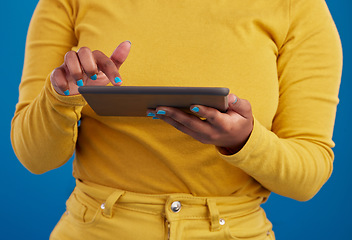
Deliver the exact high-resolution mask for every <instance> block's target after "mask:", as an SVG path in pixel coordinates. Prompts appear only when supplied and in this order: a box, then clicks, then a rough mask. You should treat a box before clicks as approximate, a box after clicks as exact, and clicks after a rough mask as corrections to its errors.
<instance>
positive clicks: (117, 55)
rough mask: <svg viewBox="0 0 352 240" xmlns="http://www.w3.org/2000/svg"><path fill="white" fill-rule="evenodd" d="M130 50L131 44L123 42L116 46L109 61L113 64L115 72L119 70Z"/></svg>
mask: <svg viewBox="0 0 352 240" xmlns="http://www.w3.org/2000/svg"><path fill="white" fill-rule="evenodd" d="M130 49H131V42H130V41H124V42H122V43H120V45H118V46H117V48H116V49H115V50H114V52H113V53H112V54H111V56H110V59H111V60H112V61H113V62H114V63H115V65H116V67H117V70H119V69H120V67H121V65H122V64H123V63H124V61H125V60H126V58H127V56H128V54H129V52H130Z"/></svg>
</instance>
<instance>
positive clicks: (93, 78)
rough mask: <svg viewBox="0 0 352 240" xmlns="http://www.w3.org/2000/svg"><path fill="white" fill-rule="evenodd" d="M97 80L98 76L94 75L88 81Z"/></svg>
mask: <svg viewBox="0 0 352 240" xmlns="http://www.w3.org/2000/svg"><path fill="white" fill-rule="evenodd" d="M97 78H98V76H97V75H96V74H94V75H93V76H91V77H90V79H92V80H94V81H95V80H97Z"/></svg>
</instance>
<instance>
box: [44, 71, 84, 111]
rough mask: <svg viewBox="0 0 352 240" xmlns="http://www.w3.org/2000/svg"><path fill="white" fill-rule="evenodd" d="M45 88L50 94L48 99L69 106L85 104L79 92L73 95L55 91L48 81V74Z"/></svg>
mask: <svg viewBox="0 0 352 240" xmlns="http://www.w3.org/2000/svg"><path fill="white" fill-rule="evenodd" d="M45 89H46V92H47V94H48V95H50V96H52V97H51V98H50V99H51V100H54V101H57V103H61V104H64V105H69V106H82V107H83V106H85V105H86V104H87V102H86V101H85V99H84V98H83V96H82V95H81V94H78V95H73V96H64V95H61V94H59V93H58V92H56V90H55V89H54V87H53V85H52V84H51V81H50V75H49V76H48V77H47V79H46V83H45Z"/></svg>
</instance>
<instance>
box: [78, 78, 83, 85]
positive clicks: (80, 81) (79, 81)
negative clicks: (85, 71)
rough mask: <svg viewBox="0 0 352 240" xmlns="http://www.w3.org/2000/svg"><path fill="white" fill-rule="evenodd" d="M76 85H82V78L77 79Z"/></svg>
mask: <svg viewBox="0 0 352 240" xmlns="http://www.w3.org/2000/svg"><path fill="white" fill-rule="evenodd" d="M77 86H80V87H82V86H83V80H82V79H81V80H78V81H77Z"/></svg>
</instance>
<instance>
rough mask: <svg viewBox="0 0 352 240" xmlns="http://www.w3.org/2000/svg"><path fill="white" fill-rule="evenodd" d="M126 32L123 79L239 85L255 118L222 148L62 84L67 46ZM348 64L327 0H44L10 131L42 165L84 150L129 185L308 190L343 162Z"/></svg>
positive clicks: (82, 162)
mask: <svg viewBox="0 0 352 240" xmlns="http://www.w3.org/2000/svg"><path fill="white" fill-rule="evenodd" d="M125 40H130V41H131V42H132V50H131V52H130V55H129V57H128V58H127V61H126V62H125V63H124V65H123V66H122V68H121V75H122V78H123V80H124V85H125V86H217V87H228V88H230V90H231V92H232V93H234V94H237V95H238V96H239V97H241V98H245V99H248V100H249V101H250V103H251V104H252V108H253V114H254V117H255V123H254V129H253V132H252V134H251V136H250V139H249V140H248V142H247V144H246V145H245V146H244V147H243V149H242V150H241V151H240V152H238V153H237V154H235V155H232V156H223V155H221V154H220V153H218V152H217V150H216V148H215V147H214V146H212V145H205V144H202V143H199V142H197V141H195V140H194V139H192V138H191V137H189V136H187V135H185V134H183V133H181V132H179V131H177V130H176V129H174V128H173V127H171V126H170V125H168V124H166V123H164V122H162V121H160V120H152V119H150V118H147V117H138V118H134V117H101V116H98V115H96V114H95V113H94V111H93V110H92V109H91V108H90V107H89V106H88V105H87V104H86V102H85V101H84V99H83V97H82V96H80V95H76V96H69V97H67V96H62V95H59V94H58V93H56V92H55V90H54V89H53V88H52V86H51V83H50V79H49V78H50V73H51V72H52V70H53V69H54V68H56V67H58V66H60V65H61V64H62V63H63V59H64V55H65V53H66V52H67V51H69V50H71V49H73V50H78V49H79V48H80V47H83V46H87V47H89V48H90V49H92V50H95V49H98V50H101V51H102V52H104V53H105V54H106V55H108V56H110V54H111V53H112V51H113V50H114V49H115V47H116V46H117V45H118V44H119V43H120V42H122V41H125ZM341 66H342V54H341V46H340V41H339V37H338V33H337V31H336V28H335V25H334V23H333V20H332V18H331V16H330V13H329V11H328V8H327V6H326V4H325V2H324V1H323V0H294V1H290V0H272V1H269V2H268V0H257V1H233V0H219V1H213V0H192V1H180V0H170V1H163V0H143V1H134V0H104V1H96V0H84V1H83V0H40V1H39V4H38V6H37V8H36V10H35V13H34V16H33V19H32V21H31V24H30V28H29V32H28V39H27V46H26V55H25V64H24V70H23V78H22V82H21V85H20V97H19V103H18V105H17V107H16V113H15V116H14V118H13V121H12V132H11V138H12V144H13V148H14V150H15V153H16V155H17V157H18V159H19V160H20V161H21V162H22V163H23V165H24V166H25V167H26V168H28V169H29V170H30V171H31V172H33V173H36V174H40V173H43V172H46V171H49V170H51V169H54V168H57V167H60V166H61V165H63V164H64V163H65V162H67V161H68V159H69V158H70V157H71V156H72V155H73V153H74V152H75V153H76V154H75V159H74V163H73V175H74V177H75V178H77V179H81V180H83V181H90V182H94V183H97V184H101V185H105V186H110V187H115V188H119V189H124V190H127V191H133V192H140V193H179V192H182V193H191V194H194V195H198V196H225V195H226V196H227V195H247V196H253V197H258V196H260V197H264V198H266V197H268V195H269V194H270V192H271V191H273V192H276V193H278V194H281V195H284V196H287V197H291V198H294V199H297V200H308V199H310V198H311V197H313V196H314V194H315V193H316V192H317V191H318V190H319V189H320V188H321V186H322V185H323V184H324V183H325V182H326V180H327V179H328V178H329V176H330V174H331V171H332V162H333V152H332V150H331V148H332V147H333V145H334V143H333V142H332V133H333V126H334V120H335V112H336V105H337V103H338V89H339V83H340V77H341ZM79 119H81V127H79V128H78V126H77V121H78V120H79Z"/></svg>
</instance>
